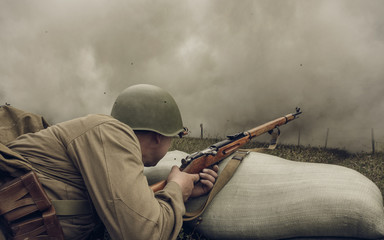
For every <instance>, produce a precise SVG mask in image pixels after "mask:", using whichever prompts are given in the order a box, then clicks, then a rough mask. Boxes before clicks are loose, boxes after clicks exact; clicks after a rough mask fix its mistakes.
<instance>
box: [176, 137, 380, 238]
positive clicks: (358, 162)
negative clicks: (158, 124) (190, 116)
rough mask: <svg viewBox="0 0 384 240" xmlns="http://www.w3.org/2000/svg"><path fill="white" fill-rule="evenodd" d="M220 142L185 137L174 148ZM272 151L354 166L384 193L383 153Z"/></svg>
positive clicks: (190, 233) (193, 148)
mask: <svg viewBox="0 0 384 240" xmlns="http://www.w3.org/2000/svg"><path fill="white" fill-rule="evenodd" d="M217 141H219V139H197V138H182V139H174V141H173V143H172V146H171V150H180V151H183V152H187V153H192V152H196V151H199V150H202V149H204V148H206V147H208V146H210V145H211V144H213V143H215V142H217ZM263 145H264V144H262V143H257V142H251V143H248V144H247V145H246V146H245V148H256V147H263ZM269 154H272V155H275V156H279V157H282V158H285V159H289V160H293V161H300V162H314V163H327V164H336V165H341V166H345V167H348V168H352V169H354V170H356V171H358V172H360V173H362V174H363V175H365V176H366V177H368V178H369V179H371V180H372V181H373V182H375V183H376V185H377V186H378V187H379V188H380V190H381V192H382V193H383V192H384V153H382V152H379V153H375V154H371V153H365V152H360V153H350V152H347V151H344V150H340V149H324V148H318V147H310V146H295V145H278V146H277V148H276V149H275V150H272V151H270V152H269ZM178 239H179V240H194V239H201V240H204V239H206V238H204V236H200V235H199V234H198V233H195V232H194V231H193V230H192V229H183V231H181V233H180V235H179V238H178Z"/></svg>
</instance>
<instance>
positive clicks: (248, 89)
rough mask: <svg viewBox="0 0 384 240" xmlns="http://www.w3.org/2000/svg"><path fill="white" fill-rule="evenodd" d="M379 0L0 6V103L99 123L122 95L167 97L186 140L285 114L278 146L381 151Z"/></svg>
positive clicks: (383, 57)
mask: <svg viewBox="0 0 384 240" xmlns="http://www.w3.org/2000/svg"><path fill="white" fill-rule="evenodd" d="M383 11H384V2H383V1H380V0H372V1H363V0H337V1H334V0H321V1H318V0H296V1H270V0H262V1H254V0H252V1H251V0H249V1H247V0H246V1H241V2H239V1H234V0H231V1H230V0H213V1H203V0H197V1H196V0H195V1H176V0H173V1H161V2H158V1H152V0H144V1H104V0H92V1H90V0H89V1H59V0H41V1H23V0H21V1H8V0H6V1H2V2H1V3H0V31H1V35H0V51H1V53H2V58H1V59H0V104H4V103H5V102H7V103H10V104H11V105H13V106H15V107H17V108H20V109H24V110H27V111H31V112H35V113H38V114H41V115H43V116H45V118H47V119H48V121H49V122H51V123H58V122H61V121H65V120H69V119H72V118H75V117H78V116H82V115H85V114H88V113H105V114H109V113H110V109H111V107H112V104H113V101H114V100H115V98H116V97H117V95H118V94H119V92H120V91H122V90H123V89H124V88H126V87H128V86H130V85H133V84H138V83H149V84H154V85H157V86H160V87H162V88H165V89H167V90H168V91H169V92H170V93H171V94H172V95H173V96H174V97H175V99H176V101H177V102H178V104H179V107H180V110H181V112H182V115H183V119H184V123H185V125H186V126H188V127H189V128H190V130H191V135H192V136H200V123H203V126H204V131H205V136H211V137H221V136H225V135H227V134H231V133H235V132H239V131H244V130H246V129H249V128H253V127H255V126H257V125H259V124H261V123H263V122H265V121H269V120H271V119H274V118H277V117H280V116H283V115H285V114H287V113H289V112H293V111H294V109H295V107H296V106H299V107H301V108H302V110H303V114H302V116H301V117H300V118H299V119H298V120H296V121H294V122H292V123H290V124H289V125H287V126H284V127H282V128H281V130H282V134H283V135H282V141H283V142H285V143H294V144H295V143H297V142H298V135H299V131H300V143H301V144H304V145H314V146H323V145H324V142H325V139H326V132H327V129H329V139H328V143H327V144H328V146H330V147H342V148H347V149H348V150H352V151H361V150H368V151H369V150H370V147H371V146H370V144H371V129H374V134H375V141H376V142H378V144H379V145H380V144H383V145H384V130H383V128H382V126H381V119H383V117H384V111H383V110H384V98H383V95H382V94H383V92H384V84H383V83H384V68H383V63H384V17H383V14H382V13H383Z"/></svg>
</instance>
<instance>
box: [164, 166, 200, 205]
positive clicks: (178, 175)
mask: <svg viewBox="0 0 384 240" xmlns="http://www.w3.org/2000/svg"><path fill="white" fill-rule="evenodd" d="M199 179H200V176H199V174H189V173H185V172H181V171H180V169H179V167H178V166H173V167H172V170H171V172H170V173H169V175H168V179H167V182H171V181H172V182H176V183H177V184H178V185H179V186H180V188H181V191H182V193H183V200H184V202H185V201H187V199H188V198H189V196H190V195H191V193H192V190H193V189H194V187H195V183H196V182H198V181H199Z"/></svg>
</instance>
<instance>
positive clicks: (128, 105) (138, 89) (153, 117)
mask: <svg viewBox="0 0 384 240" xmlns="http://www.w3.org/2000/svg"><path fill="white" fill-rule="evenodd" d="M111 115H112V117H114V118H116V119H117V120H119V121H121V122H123V123H125V124H127V125H128V126H129V127H131V128H132V129H133V130H134V131H135V133H136V135H137V136H138V138H139V141H140V144H141V145H143V143H144V142H147V140H150V139H152V140H154V141H155V143H158V145H157V147H159V148H158V149H157V150H158V152H155V153H158V154H154V153H152V154H153V155H154V156H156V158H158V157H159V156H161V155H162V156H161V158H162V157H163V156H164V155H165V153H166V151H165V152H164V149H165V148H166V146H168V148H169V146H170V142H171V140H170V138H171V137H174V136H180V137H181V136H182V135H184V134H185V132H186V129H185V128H184V127H183V122H182V119H181V114H180V110H179V107H178V106H177V104H176V102H175V100H174V99H173V97H172V96H171V95H170V94H169V93H168V92H167V91H165V90H163V89H161V88H159V87H157V86H153V85H148V84H139V85H134V86H131V87H128V88H126V89H125V90H124V91H123V92H121V93H120V95H119V96H118V97H117V99H116V101H115V103H114V105H113V108H112V112H111ZM157 135H158V136H157ZM147 143H148V142H147ZM143 147H144V146H142V153H143V162H144V161H145V159H144V158H145V156H144V153H145V151H147V150H148V149H149V148H150V146H149V145H146V146H145V149H143ZM168 148H167V150H168ZM153 150H155V149H153ZM161 158H160V159H161ZM160 159H158V160H160ZM149 162H151V163H150V164H153V162H154V160H151V161H149ZM156 163H157V162H156ZM144 164H145V162H144ZM154 165H156V164H154Z"/></svg>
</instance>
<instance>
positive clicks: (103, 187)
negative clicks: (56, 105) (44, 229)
mask: <svg viewBox="0 0 384 240" xmlns="http://www.w3.org/2000/svg"><path fill="white" fill-rule="evenodd" d="M7 147H9V148H10V149H12V150H13V151H15V152H17V153H19V154H20V155H22V156H23V157H24V158H25V159H26V160H27V161H28V162H29V163H30V164H31V165H32V167H33V168H34V169H36V172H37V174H38V176H39V179H40V181H41V183H42V184H43V186H44V188H45V190H46V192H47V194H48V196H49V197H50V198H51V199H53V200H63V199H64V200H67V199H68V200H84V199H91V202H92V203H93V205H94V207H95V209H96V212H97V214H96V213H95V214H89V215H81V216H66V217H60V223H61V225H62V227H63V231H64V234H65V238H66V239H85V238H87V237H88V236H89V234H90V233H91V232H92V229H93V228H94V227H95V225H96V223H97V216H98V217H100V219H101V220H102V222H103V223H104V224H105V226H106V228H107V230H108V232H109V234H110V236H111V238H112V239H140V240H143V239H175V238H176V237H177V235H178V233H179V231H180V229H181V226H182V216H183V214H184V213H185V207H184V203H183V199H182V193H181V189H180V187H179V186H178V185H177V184H176V183H174V182H170V183H168V184H167V186H166V187H165V188H164V190H162V191H160V192H158V193H156V194H154V193H153V192H152V190H151V189H150V188H149V187H148V182H147V179H146V177H145V176H144V175H143V169H144V166H143V163H142V159H141V150H140V145H139V142H138V139H137V138H136V135H135V134H134V132H133V131H132V129H131V128H129V127H128V126H127V125H125V124H123V123H121V122H119V121H118V120H116V119H114V118H112V117H110V116H106V115H88V116H86V117H83V118H78V119H74V120H71V121H67V122H63V123H60V124H57V125H54V126H51V127H49V128H47V129H44V130H41V131H39V132H37V133H29V134H24V135H22V136H20V137H18V138H17V139H16V140H14V141H12V142H10V143H8V144H7Z"/></svg>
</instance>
